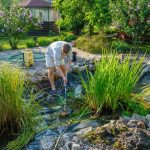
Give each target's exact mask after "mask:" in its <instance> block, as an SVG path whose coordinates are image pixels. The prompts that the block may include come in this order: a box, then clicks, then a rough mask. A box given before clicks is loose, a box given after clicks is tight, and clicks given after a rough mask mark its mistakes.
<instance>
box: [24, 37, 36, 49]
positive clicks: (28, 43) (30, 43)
mask: <svg viewBox="0 0 150 150" xmlns="http://www.w3.org/2000/svg"><path fill="white" fill-rule="evenodd" d="M25 43H26V46H27V48H32V47H35V41H34V40H33V39H27V40H26V41H25Z"/></svg>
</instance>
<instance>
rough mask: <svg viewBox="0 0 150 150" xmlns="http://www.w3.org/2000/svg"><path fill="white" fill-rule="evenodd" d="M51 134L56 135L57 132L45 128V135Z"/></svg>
mask: <svg viewBox="0 0 150 150" xmlns="http://www.w3.org/2000/svg"><path fill="white" fill-rule="evenodd" d="M52 135H54V136H58V134H57V133H55V132H53V131H52V130H50V129H48V130H46V133H45V136H52Z"/></svg>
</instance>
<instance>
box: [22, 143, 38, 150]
mask: <svg viewBox="0 0 150 150" xmlns="http://www.w3.org/2000/svg"><path fill="white" fill-rule="evenodd" d="M24 150H40V143H39V141H34V142H31V143H29V144H28V146H27V147H26V148H25V149H24Z"/></svg>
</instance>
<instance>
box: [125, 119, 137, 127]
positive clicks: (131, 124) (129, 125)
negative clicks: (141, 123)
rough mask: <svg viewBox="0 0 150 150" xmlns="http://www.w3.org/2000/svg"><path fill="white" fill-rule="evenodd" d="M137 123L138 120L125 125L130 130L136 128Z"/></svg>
mask: <svg viewBox="0 0 150 150" xmlns="http://www.w3.org/2000/svg"><path fill="white" fill-rule="evenodd" d="M137 123H138V120H130V121H129V122H128V123H127V126H128V127H130V128H137Z"/></svg>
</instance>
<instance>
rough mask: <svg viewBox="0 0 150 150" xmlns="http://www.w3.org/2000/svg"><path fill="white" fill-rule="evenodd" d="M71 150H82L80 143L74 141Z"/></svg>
mask: <svg viewBox="0 0 150 150" xmlns="http://www.w3.org/2000/svg"><path fill="white" fill-rule="evenodd" d="M71 150H81V147H80V145H79V144H75V143H73V144H72V149H71Z"/></svg>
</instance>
